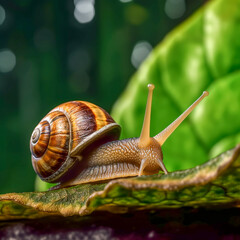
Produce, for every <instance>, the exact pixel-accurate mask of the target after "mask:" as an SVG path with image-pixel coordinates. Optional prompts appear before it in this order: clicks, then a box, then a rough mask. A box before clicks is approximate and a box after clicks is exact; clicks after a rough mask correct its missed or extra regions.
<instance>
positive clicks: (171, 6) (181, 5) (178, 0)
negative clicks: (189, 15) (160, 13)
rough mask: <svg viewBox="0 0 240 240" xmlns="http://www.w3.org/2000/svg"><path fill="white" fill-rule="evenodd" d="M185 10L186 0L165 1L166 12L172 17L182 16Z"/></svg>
mask: <svg viewBox="0 0 240 240" xmlns="http://www.w3.org/2000/svg"><path fill="white" fill-rule="evenodd" d="M185 11H186V4H185V0H167V1H166V3H165V12H166V14H167V16H168V17H169V18H171V19H177V18H180V17H182V16H183V14H184V13H185Z"/></svg>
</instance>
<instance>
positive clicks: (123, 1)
mask: <svg viewBox="0 0 240 240" xmlns="http://www.w3.org/2000/svg"><path fill="white" fill-rule="evenodd" d="M120 2H122V3H127V2H132V0H120Z"/></svg>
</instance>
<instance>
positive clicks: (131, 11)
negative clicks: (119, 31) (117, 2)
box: [125, 4, 148, 25]
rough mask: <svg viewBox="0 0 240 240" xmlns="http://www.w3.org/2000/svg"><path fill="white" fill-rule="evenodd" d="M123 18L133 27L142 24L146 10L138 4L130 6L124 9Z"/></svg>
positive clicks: (145, 17) (146, 14)
mask: <svg viewBox="0 0 240 240" xmlns="http://www.w3.org/2000/svg"><path fill="white" fill-rule="evenodd" d="M125 17H126V19H127V21H128V22H130V23H131V24H133V25H140V24H142V23H143V22H144V21H145V20H146V19H147V17H148V11H147V9H146V8H144V7H142V6H141V5H138V4H131V5H129V6H128V7H127V8H126V9H125Z"/></svg>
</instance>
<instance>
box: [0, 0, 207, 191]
mask: <svg viewBox="0 0 240 240" xmlns="http://www.w3.org/2000/svg"><path fill="white" fill-rule="evenodd" d="M205 2H206V1H204V0H153V1H144V0H142V1H140V0H139V1H127V0H125V1H123V0H122V1H120V0H113V1H109V0H101V1H96V2H95V3H94V1H91V0H79V1H77V0H75V1H57V0H55V1H47V0H45V1H44V0H42V1H33V0H15V1H10V0H0V110H1V118H0V133H1V138H0V150H1V158H0V183H1V185H0V193H5V192H19V191H32V190H34V181H35V173H34V171H33V169H32V165H31V160H30V159H31V157H30V151H29V139H30V135H31V133H32V130H33V129H34V127H35V126H36V125H37V124H38V122H39V121H40V120H41V118H42V117H44V116H45V115H46V114H47V113H48V112H49V111H50V110H51V109H52V108H54V107H55V106H56V105H58V104H60V103H62V102H65V101H69V100H76V99H78V100H86V101H90V102H93V103H95V104H97V105H99V106H101V107H103V108H104V109H106V110H107V111H111V107H112V105H113V103H114V102H115V100H116V99H117V98H118V97H119V95H120V94H121V92H122V91H123V90H124V88H125V86H126V84H127V83H128V80H129V79H130V77H131V75H132V74H133V73H134V72H135V71H136V69H137V68H138V66H139V64H140V63H141V62H142V61H143V60H144V58H145V57H146V56H147V54H148V53H149V52H150V51H151V48H154V47H155V46H156V45H157V44H158V43H159V42H160V41H161V40H162V39H163V38H164V36H165V35H166V34H167V33H168V32H169V31H171V29H173V28H174V27H175V26H176V25H178V24H179V23H181V22H182V21H183V20H184V19H186V18H187V17H188V16H189V15H191V14H192V13H193V12H194V11H196V10H197V9H198V8H199V7H200V6H201V5H202V4H204V3H205Z"/></svg>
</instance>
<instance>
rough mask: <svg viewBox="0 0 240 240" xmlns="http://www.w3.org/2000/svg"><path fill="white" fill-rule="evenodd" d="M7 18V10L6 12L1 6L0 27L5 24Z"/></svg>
mask: <svg viewBox="0 0 240 240" xmlns="http://www.w3.org/2000/svg"><path fill="white" fill-rule="evenodd" d="M5 18H6V13H5V10H4V8H3V7H2V6H1V5H0V25H2V24H3V22H4V20H5Z"/></svg>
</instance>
